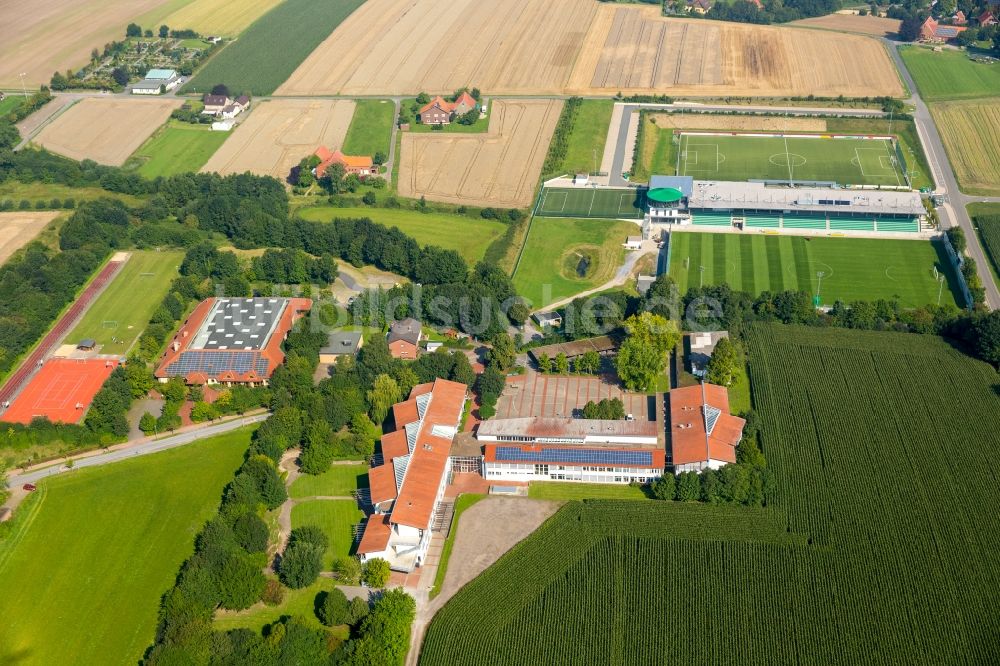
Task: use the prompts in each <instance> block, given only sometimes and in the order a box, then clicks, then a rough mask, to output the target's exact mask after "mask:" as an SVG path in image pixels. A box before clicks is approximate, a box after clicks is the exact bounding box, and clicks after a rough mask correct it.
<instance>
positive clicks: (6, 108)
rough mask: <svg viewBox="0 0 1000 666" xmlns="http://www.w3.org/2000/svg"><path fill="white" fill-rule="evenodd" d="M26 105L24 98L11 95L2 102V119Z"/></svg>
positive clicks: (0, 105) (0, 101)
mask: <svg viewBox="0 0 1000 666" xmlns="http://www.w3.org/2000/svg"><path fill="white" fill-rule="evenodd" d="M23 103H24V97H23V96H21V95H15V94H14V93H9V94H8V95H7V96H6V97H5V98H4V99H2V100H0V117H2V116H6V115H7V114H8V113H10V112H11V111H13V110H14V109H16V108H17V107H19V106H21V104H23Z"/></svg>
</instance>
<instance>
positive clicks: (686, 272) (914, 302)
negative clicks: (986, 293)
mask: <svg viewBox="0 0 1000 666" xmlns="http://www.w3.org/2000/svg"><path fill="white" fill-rule="evenodd" d="M935 265H936V266H937V267H938V270H943V271H944V273H945V274H946V275H947V276H948V286H946V287H945V289H944V291H943V292H942V297H941V303H942V305H944V304H946V303H950V304H952V305H954V304H955V303H956V296H955V294H957V293H958V291H957V288H958V287H957V284H956V282H955V278H954V275H953V273H952V271H951V269H950V268H949V266H950V264H949V263H948V261H947V259H946V257H945V253H944V249H943V247H942V246H941V244H940V243H936V242H930V241H920V240H881V239H871V238H809V237H802V236H774V235H768V236H765V235H759V234H758V235H738V234H709V233H696V232H689V233H673V234H671V235H670V275H671V277H673V278H674V280H676V281H677V286H678V288H679V289H680V291H681V293H685V292H686V291H687V290H688V288H689V287H697V286H698V284H699V281H700V279H701V276H700V275H699V273H700V271H699V267H702V266H703V267H704V274H703V277H704V284H706V285H707V284H721V283H723V282H725V283H728V284H729V285H730V286H731V287H733V288H734V289H739V290H743V291H747V292H750V293H753V294H759V293H761V292H763V291H771V292H778V291H784V290H801V291H806V292H808V293H809V294H815V293H816V288H817V286H818V284H817V283H818V282H819V280H818V277H817V272H819V271H823V272H824V273H825V274H824V276H823V284H822V287H821V288H822V292H821V296H822V302H823V303H824V304H826V305H832V304H833V302H834V301H836V300H843V301H848V302H849V301H854V300H873V299H878V298H898V300H899V302H900V304H901V305H903V306H904V307H917V306H920V305H927V304H933V303H937V297H938V283H937V280H935V279H934V274H933V267H934V266H935ZM949 287H950V288H949Z"/></svg>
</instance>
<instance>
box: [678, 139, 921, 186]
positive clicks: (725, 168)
mask: <svg viewBox="0 0 1000 666" xmlns="http://www.w3.org/2000/svg"><path fill="white" fill-rule="evenodd" d="M895 155H896V153H895V150H894V149H893V146H892V142H891V141H888V140H879V139H825V138H819V137H816V138H812V137H773V136H711V135H699V134H681V135H680V151H679V154H678V164H677V167H678V168H677V173H679V174H680V175H682V176H693V177H694V178H698V179H702V180H735V181H744V180H750V179H767V180H799V181H834V182H837V183H840V184H842V185H905V184H906V179H905V178H904V177H903V174H902V173H901V172H900V170H899V168H898V166H897V163H896V157H895Z"/></svg>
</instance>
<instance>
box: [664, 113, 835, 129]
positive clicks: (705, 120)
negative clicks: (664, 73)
mask: <svg viewBox="0 0 1000 666" xmlns="http://www.w3.org/2000/svg"><path fill="white" fill-rule="evenodd" d="M647 117H648V118H649V119H650V120H651V121H653V122H654V123H656V125H657V127H676V128H679V129H699V130H700V129H706V130H716V129H719V130H744V131H748V132H825V131H826V120H824V119H823V118H785V117H777V116H727V115H721V114H717V113H650V114H648V115H647Z"/></svg>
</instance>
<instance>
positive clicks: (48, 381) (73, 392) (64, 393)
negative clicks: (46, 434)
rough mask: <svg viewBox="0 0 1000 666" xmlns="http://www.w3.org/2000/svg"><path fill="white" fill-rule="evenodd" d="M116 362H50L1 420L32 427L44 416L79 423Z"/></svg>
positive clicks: (72, 360)
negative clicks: (37, 418) (32, 422)
mask: <svg viewBox="0 0 1000 666" xmlns="http://www.w3.org/2000/svg"><path fill="white" fill-rule="evenodd" d="M117 365H118V363H117V362H116V361H106V360H104V359H87V360H84V359H75V358H50V359H49V360H47V361H46V362H45V365H43V366H42V369H41V370H39V371H38V374H36V375H35V376H34V377H32V378H31V381H30V382H29V383H28V385H27V386H25V387H24V388H23V389H21V392H20V393H19V394H18V395H17V397H16V398H15V399H14V402H12V403H11V405H10V409H8V410H7V411H6V412H4V413H3V415H2V416H0V419H2V420H4V421H7V422H8V423H24V424H28V423H31V420H32V419H34V418H35V417H37V416H44V417H45V418H47V419H48V420H49V421H52V422H53V423H79V422H80V420H81V419H83V415H84V414H86V413H87V407H89V406H90V403H91V401H93V399H94V396H95V395H96V394H97V392H98V391H100V390H101V385H102V384H103V383H104V380H106V379H107V378H108V377H109V376H110V375H111V373H112V371H113V370H114V369H115V366H117Z"/></svg>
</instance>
